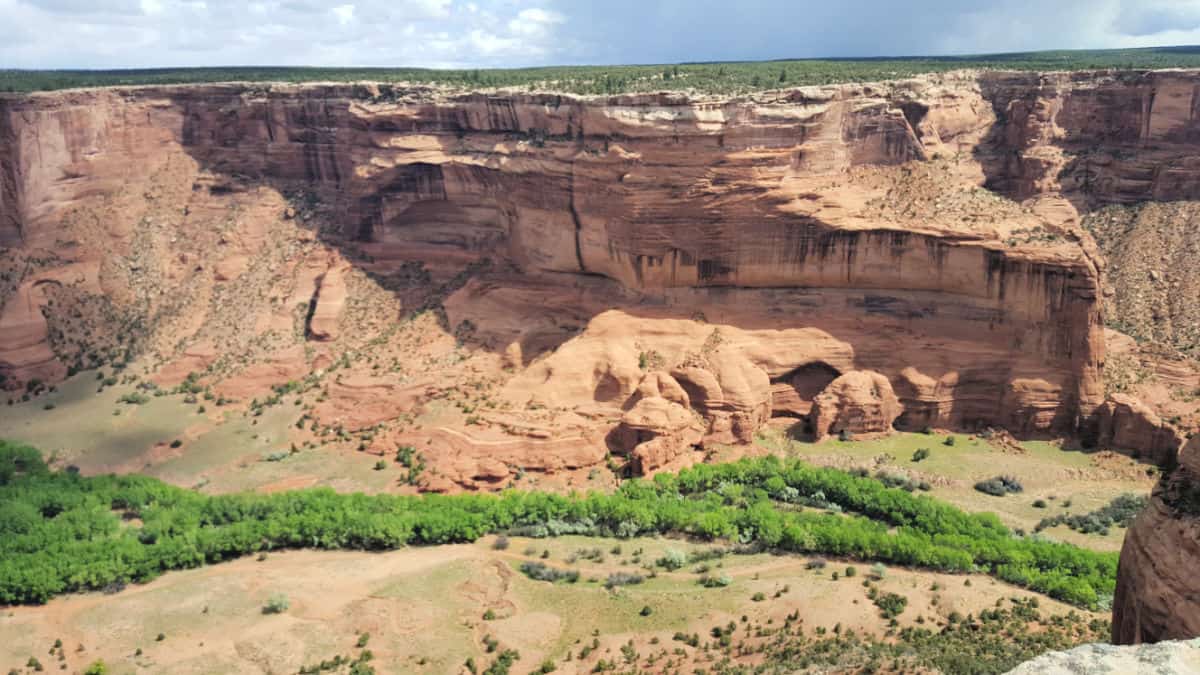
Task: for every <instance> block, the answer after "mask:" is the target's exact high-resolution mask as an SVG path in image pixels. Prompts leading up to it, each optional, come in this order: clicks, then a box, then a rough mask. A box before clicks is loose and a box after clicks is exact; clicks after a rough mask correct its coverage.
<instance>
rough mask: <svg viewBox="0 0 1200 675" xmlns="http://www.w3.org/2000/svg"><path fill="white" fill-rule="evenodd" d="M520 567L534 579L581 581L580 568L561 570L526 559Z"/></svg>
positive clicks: (570, 582)
mask: <svg viewBox="0 0 1200 675" xmlns="http://www.w3.org/2000/svg"><path fill="white" fill-rule="evenodd" d="M520 569H521V571H522V572H524V573H525V576H527V577H529V578H530V579H533V580H534V581H549V582H550V583H554V582H556V581H566V582H567V583H569V584H573V583H576V582H578V581H579V570H560V569H557V568H554V567H550V566H549V565H547V564H545V563H540V562H530V561H526V562H523V563H521V567H520Z"/></svg>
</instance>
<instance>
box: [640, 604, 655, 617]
mask: <svg viewBox="0 0 1200 675" xmlns="http://www.w3.org/2000/svg"><path fill="white" fill-rule="evenodd" d="M653 613H654V610H652V609H650V605H645V606H643V607H642V611H640V612H638V614H640V615H642V616H650V615H651V614H653Z"/></svg>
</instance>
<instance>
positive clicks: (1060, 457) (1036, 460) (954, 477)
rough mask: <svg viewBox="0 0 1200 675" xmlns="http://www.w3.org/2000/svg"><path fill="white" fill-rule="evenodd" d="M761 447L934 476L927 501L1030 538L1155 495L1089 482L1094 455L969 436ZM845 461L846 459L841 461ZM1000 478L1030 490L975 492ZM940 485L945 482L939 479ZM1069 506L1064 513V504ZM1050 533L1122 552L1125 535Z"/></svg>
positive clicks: (1135, 487) (1139, 487)
mask: <svg viewBox="0 0 1200 675" xmlns="http://www.w3.org/2000/svg"><path fill="white" fill-rule="evenodd" d="M949 435H953V436H954V437H955V442H954V445H952V446H948V445H946V444H945V442H944V441H945V439H946V438H947V436H949ZM756 440H757V443H758V444H759V445H760V446H762V447H764V448H766V449H768V450H770V451H772V452H774V453H776V454H779V455H783V456H787V457H799V458H802V459H806V460H809V461H812V462H814V463H817V464H829V465H834V466H844V465H846V462H847V461H848V462H849V463H850V464H856V465H859V466H868V465H873V462H874V461H875V460H876V459H877V458H879V457H880V456H882V455H891V456H892V458H894V459H890V460H889V461H888V462H887V463H886V464H884V465H883V467H882V468H883V470H884V471H890V472H897V473H898V472H899V470H903V471H905V472H912V473H913V474H915V475H920V476H928V477H931V478H929V479H928V480H930V482H931V483H932V485H933V489H932V490H931V491H930V493H929V494H931V495H933V496H934V497H937V498H938V499H941V500H944V501H947V502H949V503H951V504H954V505H955V506H958V507H959V508H962V509H964V510H966V511H970V512H993V513H995V514H996V515H998V516H1000V518H1001V520H1002V521H1003V522H1004V523H1005V524H1006V525H1008V526H1009V527H1013V528H1023V529H1025V530H1026V531H1029V532H1032V531H1033V528H1034V526H1035V525H1036V524H1037V523H1038V522H1039V521H1040V520H1041V519H1042V518H1045V517H1046V516H1047V515H1055V514H1058V513H1062V512H1069V513H1086V512H1088V511H1092V510H1095V509H1097V508H1100V507H1102V506H1104V505H1106V504H1108V502H1109V501H1110V500H1111V499H1112V497H1113V495H1116V494H1121V493H1123V492H1133V493H1137V494H1147V493H1149V491H1150V489H1151V487H1152V486H1153V483H1154V480H1153V478H1151V477H1149V476H1147V477H1145V478H1144V479H1142V480H1136V481H1135V480H1093V479H1089V478H1088V477H1087V475H1088V472H1089V471H1091V470H1093V469H1094V468H1095V467H1094V463H1093V459H1094V457H1093V455H1090V454H1088V453H1085V452H1079V451H1076V450H1067V449H1063V448H1062V447H1060V446H1059V445H1058V444H1056V443H1053V442H1050V441H1022V442H1021V446H1022V447H1023V448H1024V449H1025V450H1026V452H1025V454H1011V453H1007V452H1003V451H1001V450H999V449H997V448H993V447H992V446H991V445H990V444H989V443H988V442H987V441H986V440H983V439H981V438H978V437H975V438H972V437H971V436H970V435H967V434H942V433H934V434H922V433H906V432H898V433H895V434H892V435H890V436H887V437H883V438H878V439H868V440H853V441H839V440H837V439H829V440H826V441H824V442H822V443H816V444H814V443H804V442H799V441H793V440H790V439H788V438H786V437H785V436H784V434H783V433H781V432H780V431H778V430H767V431H764V432H762V433H760V435H759V437H758V438H757V439H756ZM920 448H928V449H929V451H930V454H929V456H928V458H926V459H923V460H921V461H920V462H913V461H912V456H913V453H914V452H916V451H917V450H918V449H920ZM843 458H846V459H843ZM999 474H1013V475H1015V476H1017V477H1018V478H1019V479H1021V481H1022V483H1023V484H1024V485H1025V492H1024V493H1023V494H1021V495H1012V496H1010V497H1009V498H1005V499H999V498H996V497H991V496H989V495H985V494H982V493H979V492H977V491H976V490H975V489H974V488H973V485H974V483H975V482H976V481H979V480H984V479H987V478H990V477H992V476H995V475H999ZM935 478H941V479H944V480H935ZM1050 495H1054V496H1055V497H1056V499H1054V500H1048V501H1047V504H1048V506H1047V508H1045V509H1040V508H1037V507H1034V506H1033V502H1034V500H1036V499H1039V498H1041V499H1045V498H1046V497H1048V496H1050ZM1067 500H1070V501H1071V506H1070V507H1069V508H1067V509H1064V508H1063V507H1062V506H1061V505H1062V504H1063V503H1064V502H1065V501H1067ZM1044 534H1046V535H1047V536H1051V537H1053V538H1055V539H1059V540H1061V541H1065V542H1068V543H1071V544H1075V545H1077V546H1083V547H1086V548H1091V549H1094V550H1099V551H1117V550H1120V548H1121V542H1122V541H1123V539H1124V536H1125V530H1124V529H1123V528H1119V527H1114V528H1111V531H1110V533H1109V534H1108V535H1106V536H1099V535H1096V534H1090V535H1084V534H1081V533H1079V532H1074V531H1072V530H1071V529H1070V528H1068V527H1066V526H1057V527H1051V528H1047V529H1046V530H1045V531H1044Z"/></svg>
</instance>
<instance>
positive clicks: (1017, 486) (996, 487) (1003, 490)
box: [975, 476, 1025, 497]
mask: <svg viewBox="0 0 1200 675" xmlns="http://www.w3.org/2000/svg"><path fill="white" fill-rule="evenodd" d="M975 489H976V490H978V491H980V492H982V493H984V494H989V495H992V496H993V497H1003V496H1004V495H1006V494H1009V493H1012V494H1016V493H1018V492H1024V491H1025V487H1024V486H1023V485H1021V481H1019V480H1017V479H1016V478H1014V477H1012V476H996V477H995V478H989V479H987V480H981V481H979V482H978V483H976V484H975Z"/></svg>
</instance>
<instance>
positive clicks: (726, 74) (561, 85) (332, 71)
mask: <svg viewBox="0 0 1200 675" xmlns="http://www.w3.org/2000/svg"><path fill="white" fill-rule="evenodd" d="M1188 67H1200V47H1151V48H1144V49H1108V50H1075V51H1061V50H1060V51H1042V52H1019V53H1010V54H985V55H970V56H945V57H908V58H864V59H800V60H780V61H757V62H725V63H684V64H671V65H628V66H549V67H540V68H513V69H470V70H433V69H424V68H288V67H241V68H161V69H142V70H53V71H47V70H43V71H28V70H0V92H5V91H6V92H31V91H50V90H56V89H68V88H76V87H105V86H127V85H166V84H198V83H206V82H229V81H240V82H357V81H375V82H411V83H419V84H433V85H445V86H448V87H453V88H458V89H480V88H489V87H520V88H528V89H541V90H552V91H559V92H565V93H572V94H617V93H628V92H645V91H678V90H689V89H690V90H695V91H698V92H702V93H706V94H737V93H746V92H750V91H758V90H764V89H773V88H782V87H793V86H799V85H817V84H831V83H839V82H867V81H879V80H888V79H896V78H902V77H910V76H913V75H919V74H922V73H934V72H944V71H948V70H956V69H962V68H979V69H989V70H1024V71H1051V70H1097V69H1149V68H1188Z"/></svg>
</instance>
